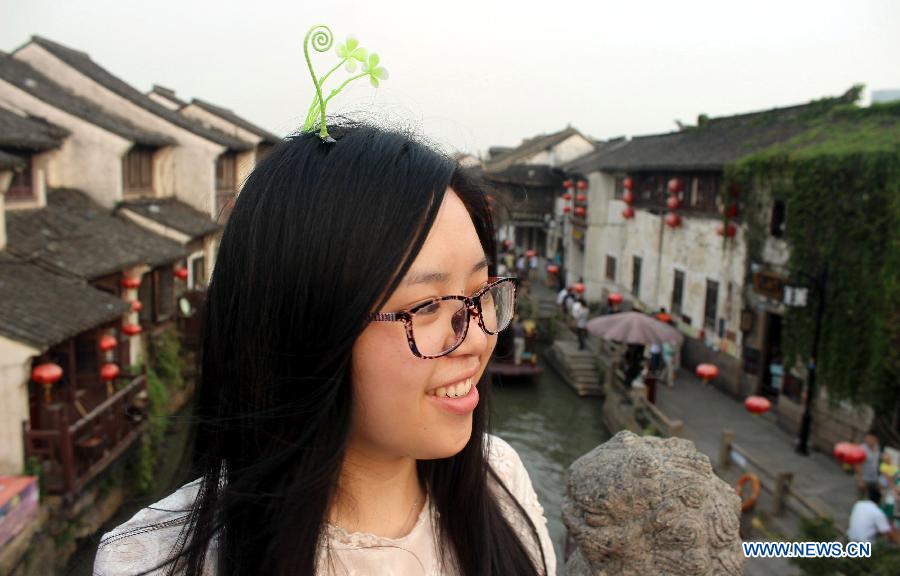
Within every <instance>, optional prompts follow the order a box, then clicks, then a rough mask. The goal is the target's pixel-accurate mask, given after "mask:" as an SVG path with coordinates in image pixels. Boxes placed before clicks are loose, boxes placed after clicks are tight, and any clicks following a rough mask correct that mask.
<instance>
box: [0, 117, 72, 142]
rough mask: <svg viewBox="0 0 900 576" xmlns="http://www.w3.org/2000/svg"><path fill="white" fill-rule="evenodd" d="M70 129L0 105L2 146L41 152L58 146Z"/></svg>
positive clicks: (0, 139) (0, 138) (0, 137)
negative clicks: (23, 114) (17, 112)
mask: <svg viewBox="0 0 900 576" xmlns="http://www.w3.org/2000/svg"><path fill="white" fill-rule="evenodd" d="M68 135H69V131H68V130H66V129H65V128H60V127H59V126H54V125H53V124H50V123H49V122H47V121H46V120H43V119H40V118H34V117H27V116H22V115H20V114H16V113H15V112H13V111H11V110H7V109H6V108H3V107H0V146H2V147H4V148H16V149H20V150H30V151H32V152H41V151H43V150H50V149H52V148H57V147H59V146H60V145H61V144H62V141H63V139H64V138H65V137H66V136H68Z"/></svg>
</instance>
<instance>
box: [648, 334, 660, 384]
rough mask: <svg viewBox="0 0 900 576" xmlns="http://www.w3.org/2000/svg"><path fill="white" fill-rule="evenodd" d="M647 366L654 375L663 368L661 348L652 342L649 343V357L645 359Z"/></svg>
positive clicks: (657, 375) (657, 374)
mask: <svg viewBox="0 0 900 576" xmlns="http://www.w3.org/2000/svg"><path fill="white" fill-rule="evenodd" d="M647 366H649V367H650V371H651V372H652V373H653V375H654V376H656V377H659V374H660V373H661V372H662V369H663V359H662V348H660V346H659V344H657V343H656V342H654V343H653V344H651V345H650V358H649V359H648V360H647Z"/></svg>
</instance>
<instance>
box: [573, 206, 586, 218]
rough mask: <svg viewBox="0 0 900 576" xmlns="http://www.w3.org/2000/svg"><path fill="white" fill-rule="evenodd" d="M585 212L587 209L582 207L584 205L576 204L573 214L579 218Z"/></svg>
mask: <svg viewBox="0 0 900 576" xmlns="http://www.w3.org/2000/svg"><path fill="white" fill-rule="evenodd" d="M585 214H587V210H585V209H584V206H578V207H576V208H575V215H576V216H579V217H581V218H584V215H585Z"/></svg>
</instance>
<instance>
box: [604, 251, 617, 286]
mask: <svg viewBox="0 0 900 576" xmlns="http://www.w3.org/2000/svg"><path fill="white" fill-rule="evenodd" d="M606 279H607V280H609V281H610V282H615V281H616V257H615V256H609V255H607V256H606Z"/></svg>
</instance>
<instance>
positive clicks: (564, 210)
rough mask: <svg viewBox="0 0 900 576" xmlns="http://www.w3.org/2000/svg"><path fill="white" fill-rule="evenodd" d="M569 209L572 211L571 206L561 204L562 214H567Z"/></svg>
mask: <svg viewBox="0 0 900 576" xmlns="http://www.w3.org/2000/svg"><path fill="white" fill-rule="evenodd" d="M571 211H572V207H571V206H563V214H568V213H569V212H571Z"/></svg>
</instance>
